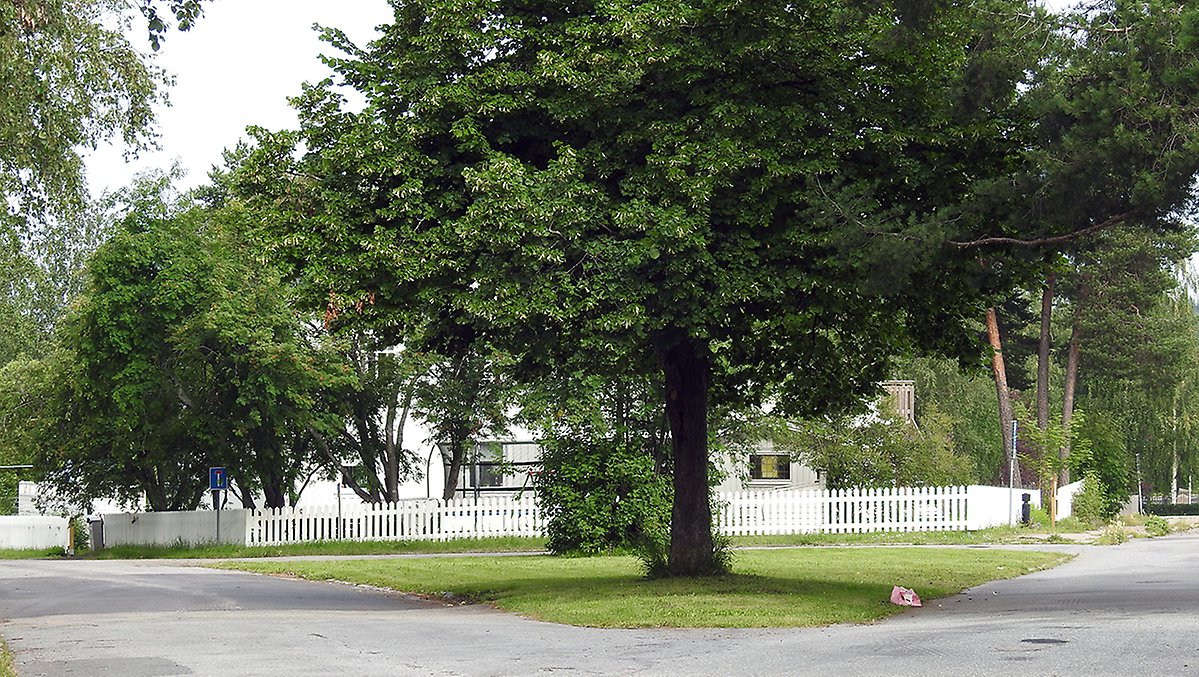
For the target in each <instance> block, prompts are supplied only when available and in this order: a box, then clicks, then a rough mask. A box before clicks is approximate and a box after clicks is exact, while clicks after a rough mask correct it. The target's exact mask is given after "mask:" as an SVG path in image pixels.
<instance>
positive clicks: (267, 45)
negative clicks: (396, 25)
mask: <svg viewBox="0 0 1199 677" xmlns="http://www.w3.org/2000/svg"><path fill="white" fill-rule="evenodd" d="M390 18H391V8H390V7H389V6H388V4H387V2H386V0H341V1H340V2H330V0H212V1H211V2H209V3H206V4H205V11H204V17H203V19H201V20H200V21H199V23H197V25H196V27H195V28H194V29H193V30H191V31H190V32H187V33H179V32H172V33H170V34H168V35H167V38H166V41H165V42H164V43H163V46H162V49H161V50H160V53H159V55H158V57H157V62H158V64H159V65H160V66H161V67H163V68H165V69H166V70H167V71H168V72H170V73H171V74H173V75H174V76H175V79H176V82H175V86H174V87H171V88H170V89H169V96H170V99H171V105H170V106H169V107H164V108H162V109H160V110H159V118H158V130H159V133H160V135H161V136H160V140H159V142H160V144H161V145H162V147H163V150H162V151H161V152H154V153H143V154H142V155H141V157H139V158H138V159H137V160H135V161H134V162H133V163H131V164H126V163H125V160H124V157H123V152H122V150H121V149H120V148H119V147H109V148H104V149H101V150H99V151H97V152H95V153H93V154H92V155H91V157H90V158H89V160H88V172H89V176H88V178H89V183H90V184H91V186H92V189H93V191H94V192H96V193H99V192H100V191H102V190H105V189H116V188H120V187H122V186H124V185H126V184H128V183H129V181H130V179H131V178H132V177H133V175H134V174H135V173H136V172H137V171H141V170H143V169H147V168H161V169H166V168H168V167H170V166H171V163H172V162H173V160H174V159H176V158H177V159H178V160H179V162H180V164H181V165H182V167H183V168H184V169H185V170H186V171H187V178H186V180H185V181H184V186H181V187H190V186H195V185H198V184H201V183H204V182H205V180H206V178H207V174H208V169H209V168H210V167H212V166H213V165H214V164H220V162H221V151H222V150H224V149H225V148H228V147H232V146H233V145H235V144H236V143H237V141H238V140H239V139H241V138H244V137H245V128H246V127H247V126H248V125H260V126H262V127H266V128H268V129H284V128H293V127H295V126H296V117H295V113H294V112H293V111H292V110H291V108H290V106H288V104H287V98H288V97H291V96H295V95H297V94H299V93H300V84H301V83H303V82H305V81H312V82H315V81H318V80H321V79H322V78H324V77H326V76H328V75H329V74H330V71H329V69H328V68H326V67H325V65H324V64H322V63H321V62H320V59H319V58H318V56H319V55H320V54H322V53H327V54H332V53H333V52H334V50H333V49H332V48H331V47H330V46H329V45H327V44H325V43H323V42H321V41H320V40H318V39H317V34H316V32H315V31H314V30H313V29H312V26H313V24H314V23H319V24H321V25H323V26H332V27H335V28H340V29H342V30H344V31H345V32H346V34H347V35H348V36H349V37H350V39H351V40H353V41H354V42H355V43H357V44H365V43H367V42H369V41H370V40H371V39H372V38H373V37H374V35H375V30H374V28H375V26H378V25H379V24H382V23H387V22H388V21H389V20H390ZM134 30H137V31H142V30H144V25H138V26H136V27H135V29H134ZM135 37H136V40H137V44H139V45H147V43H146V40H145V39H144V36H143V35H141V34H140V33H139V34H138V35H137V36H135ZM145 49H146V50H147V51H148V50H149V47H148V46H146V47H145Z"/></svg>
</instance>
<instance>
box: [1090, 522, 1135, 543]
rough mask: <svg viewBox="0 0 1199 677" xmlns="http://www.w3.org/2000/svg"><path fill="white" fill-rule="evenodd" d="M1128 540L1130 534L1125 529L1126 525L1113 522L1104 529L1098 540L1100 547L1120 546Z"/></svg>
mask: <svg viewBox="0 0 1199 677" xmlns="http://www.w3.org/2000/svg"><path fill="white" fill-rule="evenodd" d="M1127 540H1128V532H1127V531H1126V530H1125V529H1124V525H1123V524H1121V523H1120V522H1119V521H1116V522H1112V523H1111V524H1109V525H1107V526H1106V527H1104V529H1103V533H1102V534H1100V535H1099V538H1098V539H1096V541H1095V542H1096V543H1098V544H1099V545H1120V544H1121V543H1123V542H1125V541H1127Z"/></svg>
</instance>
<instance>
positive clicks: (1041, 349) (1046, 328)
mask: <svg viewBox="0 0 1199 677" xmlns="http://www.w3.org/2000/svg"><path fill="white" fill-rule="evenodd" d="M1052 318H1053V273H1049V274H1047V275H1046V276H1045V287H1044V288H1043V289H1042V290H1041V342H1040V344H1039V345H1038V346H1037V428H1039V429H1040V430H1041V431H1042V432H1044V431H1046V430H1048V429H1049V333H1050V329H1051V328H1052V321H1051V320H1052ZM1063 451H1064V450H1061V449H1059V450H1058V453H1059V454H1060V453H1063ZM1041 453H1043V454H1051V453H1053V451H1052V450H1050V449H1044V450H1042V451H1041ZM1062 458H1064V456H1063V457H1062ZM1057 480H1058V476H1057V474H1055V475H1054V476H1053V478H1048V477H1042V478H1040V483H1041V495H1042V496H1045V495H1048V496H1049V501H1048V509H1049V523H1050V524H1053V525H1056V524H1057V513H1056V510H1055V501H1056V498H1057V488H1056V487H1057Z"/></svg>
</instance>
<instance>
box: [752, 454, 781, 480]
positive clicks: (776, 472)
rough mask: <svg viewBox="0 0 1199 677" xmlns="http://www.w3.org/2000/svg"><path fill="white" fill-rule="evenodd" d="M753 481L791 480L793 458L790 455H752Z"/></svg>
mask: <svg viewBox="0 0 1199 677" xmlns="http://www.w3.org/2000/svg"><path fill="white" fill-rule="evenodd" d="M749 478H750V479H751V480H789V479H791V456H790V455H788V454H750V456H749Z"/></svg>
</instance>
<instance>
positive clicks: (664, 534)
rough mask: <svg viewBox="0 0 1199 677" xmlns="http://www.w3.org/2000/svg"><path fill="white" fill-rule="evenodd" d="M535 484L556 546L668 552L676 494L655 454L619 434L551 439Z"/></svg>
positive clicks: (581, 549)
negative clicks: (616, 437) (658, 466)
mask: <svg viewBox="0 0 1199 677" xmlns="http://www.w3.org/2000/svg"><path fill="white" fill-rule="evenodd" d="M543 448H544V453H543V455H542V464H543V471H542V473H541V474H540V475H538V477H537V479H536V482H535V486H536V489H537V493H538V496H539V497H540V499H541V505H542V508H543V510H544V511H545V513H546V517H547V518H548V527H547V532H548V533H547V535H548V537H549V541H548V547H549V549H550V550H552V551H553V552H557V553H568V552H579V553H584V554H596V553H601V552H607V551H611V550H621V549H630V548H636V549H646V551H647V553H649V556H650V557H651V558H653V557H657V556H661V557H662V558H664V557H665V553H666V549H667V547H666V546H667V544H669V539H670V532H669V525H670V511H671V500H672V496H673V492H672V488H671V484H670V478H669V477H668V476H667V475H665V474H663V473H661V472H659V471H657V470H656V468H655V462H654V459H653V458H652V457H651V456H650V455H649V454H648V453H646V452H645V451H643V450H641V449H639V448H637V447H636V446H635V445H632V444H622V443H621V442H619V441H615V440H602V439H601V440H596V439H592V440H581V439H577V438H564V439H558V440H551V441H547V442H546V443H545V445H544V447H543Z"/></svg>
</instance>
